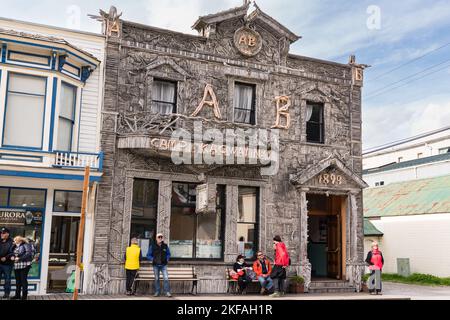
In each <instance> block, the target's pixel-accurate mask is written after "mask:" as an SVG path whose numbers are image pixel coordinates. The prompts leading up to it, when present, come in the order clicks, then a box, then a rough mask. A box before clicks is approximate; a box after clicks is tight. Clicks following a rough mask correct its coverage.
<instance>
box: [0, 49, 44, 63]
mask: <svg viewBox="0 0 450 320" xmlns="http://www.w3.org/2000/svg"><path fill="white" fill-rule="evenodd" d="M11 53H18V54H22V55H26V56H31V57H39V58H46V59H47V63H39V62H30V61H24V60H19V59H11ZM7 60H8V61H15V62H21V63H26V64H31V65H38V66H46V67H51V56H45V55H41V54H34V53H28V52H22V51H14V50H8V54H7Z"/></svg>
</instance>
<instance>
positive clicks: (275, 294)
mask: <svg viewBox="0 0 450 320" xmlns="http://www.w3.org/2000/svg"><path fill="white" fill-rule="evenodd" d="M269 297H271V298H279V297H281V293H279V292H278V291H275V292H274V293H272V294H271V295H270V296H269Z"/></svg>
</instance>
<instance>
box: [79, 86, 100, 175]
mask: <svg viewBox="0 0 450 320" xmlns="http://www.w3.org/2000/svg"><path fill="white" fill-rule="evenodd" d="M83 92H84V91H83V88H81V92H80V113H78V133H77V135H78V137H77V152H79V151H80V132H81V112H82V111H83ZM99 170H100V169H99Z"/></svg>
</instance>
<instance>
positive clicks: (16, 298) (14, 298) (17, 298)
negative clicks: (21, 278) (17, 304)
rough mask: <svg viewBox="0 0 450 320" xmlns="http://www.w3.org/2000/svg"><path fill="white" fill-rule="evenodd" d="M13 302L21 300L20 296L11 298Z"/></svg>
mask: <svg viewBox="0 0 450 320" xmlns="http://www.w3.org/2000/svg"><path fill="white" fill-rule="evenodd" d="M11 300H20V297H19V296H14V297H12V298H11Z"/></svg>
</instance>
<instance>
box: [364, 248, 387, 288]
mask: <svg viewBox="0 0 450 320" xmlns="http://www.w3.org/2000/svg"><path fill="white" fill-rule="evenodd" d="M366 262H367V263H368V264H369V270H370V271H371V274H370V277H369V280H368V285H367V286H368V288H369V292H370V294H372V295H375V294H381V288H382V285H381V271H382V270H383V265H384V258H383V254H382V253H381V251H380V249H379V248H378V243H377V242H376V241H374V242H373V243H372V250H371V251H369V252H368V253H367V258H366Z"/></svg>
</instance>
